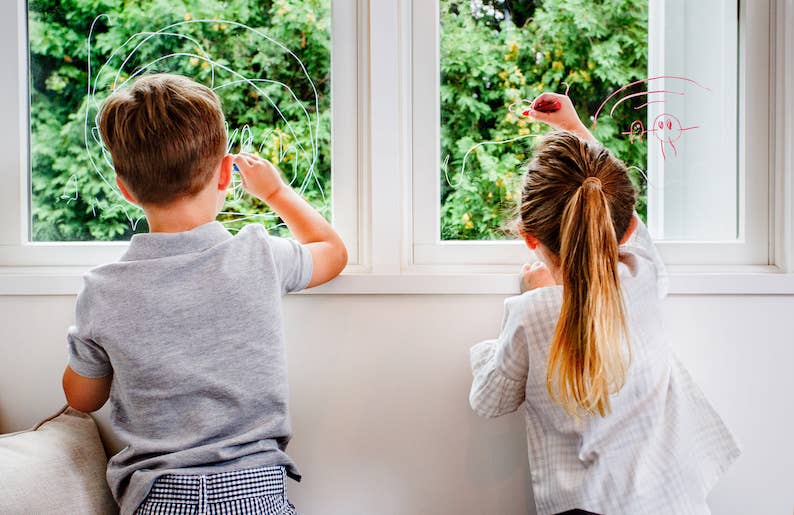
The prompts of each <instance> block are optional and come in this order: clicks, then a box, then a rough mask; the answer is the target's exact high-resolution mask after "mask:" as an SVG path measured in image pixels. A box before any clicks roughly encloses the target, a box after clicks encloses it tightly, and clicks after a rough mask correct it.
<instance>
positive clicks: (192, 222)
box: [143, 198, 217, 232]
mask: <svg viewBox="0 0 794 515" xmlns="http://www.w3.org/2000/svg"><path fill="white" fill-rule="evenodd" d="M143 212H144V213H145V214H146V220H147V221H148V222H149V232H184V231H190V230H192V229H195V228H196V227H199V226H200V225H204V224H206V223H209V222H212V221H213V220H215V217H216V216H217V212H216V211H215V210H214V206H211V205H208V204H207V203H203V202H196V199H195V198H189V199H180V200H175V201H173V202H171V203H169V204H168V205H165V206H151V205H149V206H144V207H143Z"/></svg>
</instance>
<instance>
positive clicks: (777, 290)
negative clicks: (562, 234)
mask: <svg viewBox="0 0 794 515" xmlns="http://www.w3.org/2000/svg"><path fill="white" fill-rule="evenodd" d="M349 268H350V270H349V271H346V272H344V273H343V274H342V275H341V276H340V277H338V278H337V279H335V280H334V281H332V282H330V283H328V284H324V285H322V286H318V287H316V288H312V289H311V290H307V291H305V292H302V293H301V295H323V294H325V295H515V294H518V276H517V274H516V273H514V272H511V271H510V270H509V269H507V268H506V267H498V268H494V269H492V270H491V271H489V270H488V269H486V268H484V267H480V269H478V270H476V271H474V272H471V271H463V270H460V269H453V270H449V268H446V269H442V267H423V268H419V267H417V268H414V269H410V270H407V271H405V272H403V273H395V274H379V273H370V272H368V271H367V270H366V269H365V268H364V267H360V266H352V267H349ZM510 268H513V269H515V267H510ZM442 270H446V271H442ZM85 271H86V267H66V266H63V267H10V266H9V267H0V295H76V294H77V293H79V292H80V289H81V287H82V274H83V273H84V272H85ZM670 294H671V295H794V274H786V273H781V272H780V271H779V269H778V268H776V267H774V266H746V267H731V268H727V267H723V268H719V269H717V268H714V267H697V268H695V267H689V268H683V267H671V270H670Z"/></svg>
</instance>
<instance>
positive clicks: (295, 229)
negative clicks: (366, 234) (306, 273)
mask: <svg viewBox="0 0 794 515" xmlns="http://www.w3.org/2000/svg"><path fill="white" fill-rule="evenodd" d="M234 162H235V164H236V165H237V168H238V169H239V170H240V175H241V176H242V179H243V186H244V187H245V189H246V190H247V191H248V192H249V193H251V194H252V195H255V196H256V197H257V198H259V199H260V200H261V201H262V202H264V203H266V204H267V205H268V206H270V208H271V209H272V210H273V211H275V213H276V214H277V215H278V216H279V217H281V219H282V220H284V223H286V224H287V227H289V230H290V231H292V235H293V236H295V239H296V240H298V241H299V242H300V243H301V244H303V245H305V246H306V247H307V248H308V249H309V251H310V252H311V254H312V263H313V268H312V278H311V280H310V281H309V284H308V288H311V287H313V286H317V285H320V284H323V283H326V282H328V281H330V280H331V279H333V278H334V277H336V276H337V275H339V274H340V273H341V272H342V270H343V269H344V268H345V265H347V249H346V248H345V244H344V242H342V239H341V238H340V237H339V235H338V234H337V233H336V231H335V230H334V228H333V227H332V226H331V224H329V223H328V221H327V220H326V219H325V218H323V217H322V215H320V213H318V212H317V211H316V210H315V209H314V208H313V207H311V206H310V205H309V203H308V202H306V201H305V200H304V199H303V198H302V197H301V196H300V195H298V194H297V193H295V191H294V190H293V189H292V188H290V187H289V185H287V184H286V183H285V182H284V181H283V180H282V179H281V175H280V173H279V171H278V169H277V168H276V167H275V166H273V164H271V163H270V162H269V161H267V160H266V159H263V158H261V157H259V156H257V155H254V154H249V153H241V154H238V155H237V156H235V158H234Z"/></svg>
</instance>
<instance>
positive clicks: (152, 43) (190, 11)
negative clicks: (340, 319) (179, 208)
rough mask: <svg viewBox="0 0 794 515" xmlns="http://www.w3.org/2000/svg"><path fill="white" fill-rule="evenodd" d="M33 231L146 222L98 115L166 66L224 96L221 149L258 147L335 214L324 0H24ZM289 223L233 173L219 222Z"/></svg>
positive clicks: (137, 228) (84, 234)
mask: <svg viewBox="0 0 794 515" xmlns="http://www.w3.org/2000/svg"><path fill="white" fill-rule="evenodd" d="M28 22H29V23H28V25H29V48H30V61H29V62H30V163H31V170H30V175H31V199H30V205H31V235H30V237H31V239H32V240H35V241H93V240H126V239H129V238H130V237H131V235H132V234H133V233H135V232H145V231H146V230H147V227H146V221H145V219H143V213H142V211H140V210H139V209H137V208H135V207H133V206H131V205H130V204H128V203H127V202H125V201H124V200H123V199H122V197H121V196H120V194H119V192H118V191H117V189H116V187H115V176H114V172H113V167H112V164H111V161H110V156H109V153H108V152H107V151H106V150H105V149H104V148H103V147H102V145H101V144H100V141H99V136H98V128H97V127H96V123H95V117H96V115H97V109H98V107H99V106H100V105H101V103H102V101H103V100H104V99H105V98H106V97H107V96H108V94H110V92H111V91H112V90H113V89H114V88H118V87H123V86H124V85H125V83H127V81H129V80H131V79H133V78H134V77H136V76H138V75H140V74H142V73H153V72H171V73H179V74H182V75H185V76H188V77H190V78H192V79H194V80H196V81H198V82H201V83H203V84H205V85H207V86H209V87H212V88H213V89H214V90H215V91H216V92H217V93H218V95H219V96H220V97H221V100H222V103H223V109H224V113H225V115H226V120H227V124H228V135H229V151H230V152H233V153H236V152H239V151H241V150H245V151H254V152H258V153H260V154H261V155H263V156H265V157H267V158H268V159H270V160H271V161H272V162H273V163H276V164H278V165H279V166H280V167H281V169H282V171H283V172H284V175H285V176H286V177H287V178H288V179H289V180H290V181H291V183H292V186H293V187H294V188H295V189H297V190H298V191H300V192H301V193H302V194H303V195H304V196H305V197H306V198H307V199H308V200H309V201H310V202H311V203H312V204H314V205H315V207H317V208H318V209H320V211H321V212H322V213H323V214H324V215H325V216H326V217H328V218H330V212H331V205H330V184H331V97H330V95H331V84H330V66H331V34H330V29H331V0H310V1H304V0H273V1H267V0H264V1H260V0H256V1H254V0H245V1H235V2H227V1H221V0H183V1H180V2H173V1H171V0H142V1H138V2H115V1H114V2H110V1H106V0H30V1H29V2H28ZM218 219H219V220H220V221H221V222H222V223H224V224H225V225H226V226H227V227H228V228H229V229H230V230H232V231H236V230H239V229H240V228H241V227H242V226H243V225H245V224H246V223H248V222H254V221H255V222H261V223H265V224H266V225H267V226H268V227H270V228H271V229H273V231H274V232H275V233H283V232H284V231H286V229H285V228H284V227H283V225H282V224H280V220H279V219H278V218H277V217H276V216H275V215H274V214H273V213H272V212H270V211H269V210H268V208H267V206H265V205H264V204H263V203H262V202H260V201H258V200H256V199H254V198H253V197H251V196H248V195H245V194H244V192H243V190H242V187H241V185H240V184H239V178H238V177H237V176H236V175H235V182H234V184H233V187H232V188H231V190H230V193H229V198H228V202H227V205H226V207H225V208H224V211H223V212H222V213H221V214H220V215H219V218H218Z"/></svg>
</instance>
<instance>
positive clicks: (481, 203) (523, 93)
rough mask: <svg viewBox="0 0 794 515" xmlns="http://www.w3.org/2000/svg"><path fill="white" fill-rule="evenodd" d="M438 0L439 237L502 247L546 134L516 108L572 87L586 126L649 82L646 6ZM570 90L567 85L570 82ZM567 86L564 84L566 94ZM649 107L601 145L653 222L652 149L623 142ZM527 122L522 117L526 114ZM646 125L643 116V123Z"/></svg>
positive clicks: (605, 126)
mask: <svg viewBox="0 0 794 515" xmlns="http://www.w3.org/2000/svg"><path fill="white" fill-rule="evenodd" d="M583 5H584V4H582V2H579V1H574V0H536V1H529V2H523V1H522V2H519V1H511V0H476V1H475V0H471V1H469V0H465V1H463V0H441V1H440V9H441V12H440V19H441V36H440V59H441V63H440V68H441V87H440V91H441V159H442V163H441V167H442V173H441V174H440V175H441V182H442V184H441V199H440V201H441V238H442V239H443V240H478V239H501V238H509V237H512V235H511V234H510V233H509V231H507V230H506V228H507V227H506V226H507V223H508V222H509V220H510V218H511V216H512V213H513V212H514V210H515V195H516V194H517V192H518V191H519V187H520V179H521V170H520V165H521V164H522V163H523V162H524V161H526V160H527V159H528V158H529V157H530V156H531V152H532V143H533V140H534V139H536V137H537V136H538V135H540V134H543V133H545V132H546V131H547V128H546V127H545V126H543V125H541V124H539V123H535V122H532V121H530V120H528V119H526V118H523V117H520V116H516V115H514V114H511V113H510V111H509V109H508V108H509V106H510V105H511V104H513V103H514V102H519V101H521V100H523V99H529V100H531V99H533V98H534V97H535V96H537V95H538V94H539V93H541V92H543V91H547V90H548V91H555V92H559V93H563V92H565V91H566V88H567V87H568V86H569V87H570V96H571V98H572V99H573V100H574V102H575V104H576V106H577V109H578V111H579V115H580V117H581V119H582V120H583V121H585V122H586V123H587V120H591V121H592V115H593V114H594V113H596V111H597V110H598V107H599V105H600V104H601V103H602V101H603V100H604V99H605V98H607V97H608V96H609V95H610V94H611V93H612V92H613V91H615V90H617V89H619V88H620V87H621V86H623V85H625V84H629V83H631V82H633V81H636V80H640V79H644V78H646V77H647V74H648V3H647V2H646V1H644V0H643V1H637V0H613V1H610V2H592V3H588V4H587V7H586V9H585V8H583ZM564 83H565V84H564ZM566 84H567V86H566ZM644 102H645V100H643V99H641V98H636V99H632V100H631V101H630V102H626V103H624V105H623V106H621V107H620V108H618V109H616V110H615V111H614V112H613V113H612V116H601V117H599V119H598V123H597V126H596V128H595V130H594V134H595V136H596V138H598V139H599V140H600V141H601V142H603V143H604V144H605V145H606V146H607V147H609V148H610V149H612V150H613V151H614V152H615V153H616V154H617V155H618V156H619V157H620V158H622V159H623V160H624V161H625V162H626V163H627V164H629V165H631V166H632V168H631V174H632V176H633V179H634V180H635V182H636V184H637V186H638V188H639V190H640V198H639V203H638V211H639V212H640V214H641V216H643V217H645V216H646V213H647V211H646V205H647V204H646V199H647V193H646V186H647V181H646V180H645V176H646V172H645V170H646V169H647V148H648V147H647V146H646V145H645V144H632V142H631V141H630V138H629V136H628V135H624V134H621V133H622V132H626V131H628V130H629V128H630V127H631V124H632V121H633V120H635V119H636V118H637V114H636V113H637V111H636V110H635V109H634V108H635V107H637V106H639V105H640V104H642V103H644ZM519 114H520V112H519ZM643 119H644V117H643Z"/></svg>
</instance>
